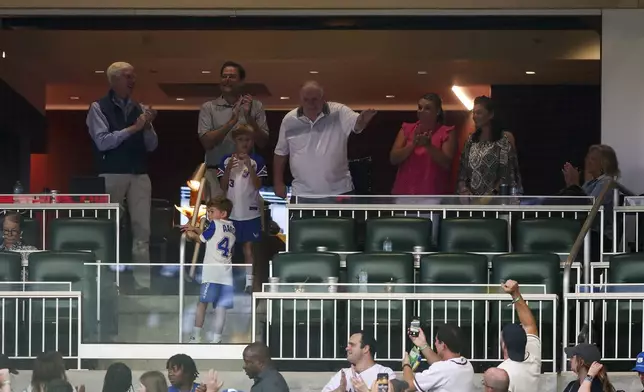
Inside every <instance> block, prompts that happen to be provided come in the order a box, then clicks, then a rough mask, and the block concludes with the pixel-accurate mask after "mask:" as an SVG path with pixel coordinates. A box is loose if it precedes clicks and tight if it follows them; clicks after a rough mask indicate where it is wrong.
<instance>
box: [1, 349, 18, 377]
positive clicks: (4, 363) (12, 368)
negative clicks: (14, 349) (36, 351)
mask: <svg viewBox="0 0 644 392" xmlns="http://www.w3.org/2000/svg"><path fill="white" fill-rule="evenodd" d="M0 369H9V373H11V374H18V370H16V363H15V362H14V360H13V359H11V358H9V357H8V356H6V355H5V354H0Z"/></svg>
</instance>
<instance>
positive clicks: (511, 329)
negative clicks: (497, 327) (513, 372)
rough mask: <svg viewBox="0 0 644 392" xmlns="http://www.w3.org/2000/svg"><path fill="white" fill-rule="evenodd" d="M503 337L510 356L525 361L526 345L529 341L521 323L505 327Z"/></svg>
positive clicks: (512, 358)
mask: <svg viewBox="0 0 644 392" xmlns="http://www.w3.org/2000/svg"><path fill="white" fill-rule="evenodd" d="M501 337H503V342H504V343H505V348H506V349H507V350H508V357H510V359H511V360H513V361H516V362H523V361H525V345H526V343H527V342H528V336H527V335H526V333H525V330H524V329H523V327H522V326H521V325H520V324H508V325H506V326H505V327H503V331H501Z"/></svg>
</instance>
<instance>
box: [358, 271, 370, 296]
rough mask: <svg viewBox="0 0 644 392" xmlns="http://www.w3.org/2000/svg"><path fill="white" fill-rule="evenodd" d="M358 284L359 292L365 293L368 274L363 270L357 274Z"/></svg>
mask: <svg viewBox="0 0 644 392" xmlns="http://www.w3.org/2000/svg"><path fill="white" fill-rule="evenodd" d="M358 283H359V284H360V292H362V293H366V292H367V283H369V274H368V273H367V271H365V270H360V273H359V274H358Z"/></svg>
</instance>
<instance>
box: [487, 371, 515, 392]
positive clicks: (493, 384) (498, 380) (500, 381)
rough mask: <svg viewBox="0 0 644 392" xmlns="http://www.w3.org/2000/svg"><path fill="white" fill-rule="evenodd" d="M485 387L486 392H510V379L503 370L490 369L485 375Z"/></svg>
mask: <svg viewBox="0 0 644 392" xmlns="http://www.w3.org/2000/svg"><path fill="white" fill-rule="evenodd" d="M483 386H484V387H485V392H508V388H510V377H509V376H508V373H507V372H506V371H505V370H503V369H499V368H489V369H488V370H486V371H485V373H483Z"/></svg>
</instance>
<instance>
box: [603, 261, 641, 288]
mask: <svg viewBox="0 0 644 392" xmlns="http://www.w3.org/2000/svg"><path fill="white" fill-rule="evenodd" d="M608 282H609V283H642V284H643V285H644V253H624V254H620V255H615V256H612V257H611V258H610V268H609V269H608ZM632 289H633V287H631V288H630V290H631V291H632ZM624 290H625V289H624ZM617 291H618V290H617Z"/></svg>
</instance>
